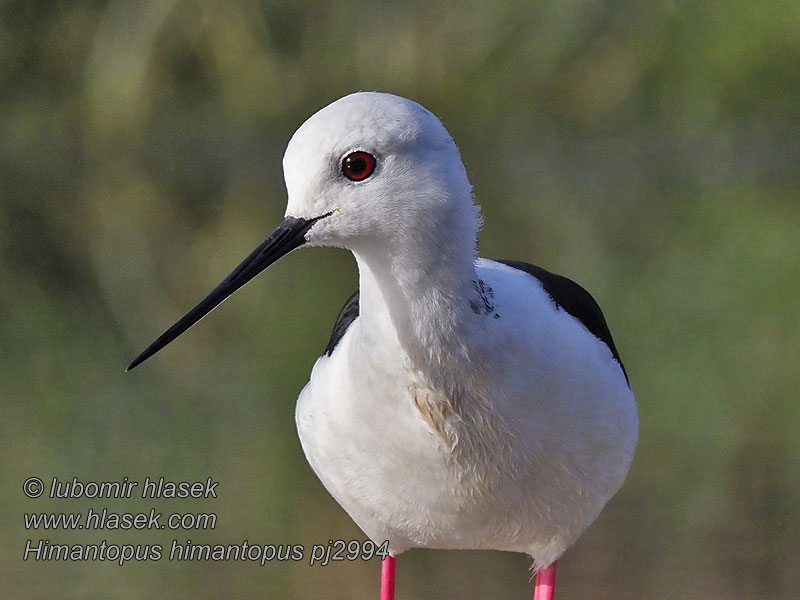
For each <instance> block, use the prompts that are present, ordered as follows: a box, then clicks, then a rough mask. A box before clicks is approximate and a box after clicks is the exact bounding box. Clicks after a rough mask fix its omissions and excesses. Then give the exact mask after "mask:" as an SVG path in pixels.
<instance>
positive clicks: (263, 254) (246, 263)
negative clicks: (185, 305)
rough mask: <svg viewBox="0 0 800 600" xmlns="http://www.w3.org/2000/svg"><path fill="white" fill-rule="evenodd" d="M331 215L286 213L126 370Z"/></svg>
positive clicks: (200, 317)
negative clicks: (221, 279) (306, 217)
mask: <svg viewBox="0 0 800 600" xmlns="http://www.w3.org/2000/svg"><path fill="white" fill-rule="evenodd" d="M327 216H328V215H322V216H321V217H316V218H314V219H298V218H296V217H287V218H286V219H284V221H283V223H281V224H280V225H278V227H277V228H276V229H275V231H273V232H272V233H270V234H269V237H267V239H266V240H264V241H263V242H262V243H261V245H260V246H258V248H256V249H255V250H253V252H252V253H251V254H250V256H248V257H247V258H245V259H244V260H243V261H242V263H241V264H240V265H239V266H238V267H236V268H235V269H234V270H233V272H232V273H231V274H230V275H228V276H227V277H226V278H225V279H224V280H223V281H222V283H220V284H219V285H218V286H217V287H215V288H214V289H213V290H212V291H211V293H210V294H208V296H206V297H205V298H203V299H202V300H200V302H198V303H197V305H196V306H195V307H194V308H193V309H192V310H190V311H189V312H188V313H186V314H185V315H183V316H182V317H181V318H180V319H179V320H178V321H177V323H175V324H174V325H173V326H172V327H170V328H169V329H167V330H166V331H165V332H164V333H162V334H161V335H160V336H159V337H158V339H156V340H155V341H154V342H153V343H152V344H150V345H149V346H148V347H147V348H145V349H144V350H143V351H142V353H141V354H139V356H137V357H136V358H134V359H133V362H131V364H129V365H128V368H127V369H126V371H130V370H131V369H133V368H135V367H136V366H137V365H139V364H140V363H142V362H144V361H145V360H147V359H148V358H150V357H151V356H153V354H155V353H156V352H158V351H159V350H161V349H162V348H163V347H164V346H166V345H167V344H169V343H170V342H171V341H172V340H174V339H175V338H176V337H178V336H179V335H180V334H182V333H183V332H184V331H186V330H187V329H189V327H191V326H192V325H194V324H195V323H197V322H198V321H199V320H200V319H202V318H203V317H204V316H206V315H207V314H208V313H210V312H211V311H212V310H214V309H215V308H216V307H217V306H219V305H220V304H221V303H222V301H223V300H225V299H226V298H227V297H228V296H230V295H231V294H233V292H235V291H236V290H238V289H239V288H240V287H242V286H243V285H244V284H245V283H247V282H248V281H250V280H251V279H252V278H253V277H255V276H256V275H258V274H259V273H261V271H263V270H264V269H266V268H267V267H268V266H270V265H271V264H272V263H274V262H275V261H277V260H278V259H279V258H281V257H282V256H285V255H287V254H289V252H291V251H292V250H294V249H295V248H297V247H299V246H302V245H303V244H305V243H306V232H307V231H308V230H309V229H310V228H311V226H312V225H313V224H314V223H316V222H317V221H319V220H320V219H322V218H323V217H327Z"/></svg>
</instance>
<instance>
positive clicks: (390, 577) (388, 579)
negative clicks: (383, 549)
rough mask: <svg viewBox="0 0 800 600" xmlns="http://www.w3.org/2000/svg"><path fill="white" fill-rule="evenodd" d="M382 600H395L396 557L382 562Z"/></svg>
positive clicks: (388, 557)
mask: <svg viewBox="0 0 800 600" xmlns="http://www.w3.org/2000/svg"><path fill="white" fill-rule="evenodd" d="M381 600H394V556H392V555H391V554H389V555H388V556H387V557H386V558H384V559H383V562H381Z"/></svg>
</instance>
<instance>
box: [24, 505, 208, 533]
mask: <svg viewBox="0 0 800 600" xmlns="http://www.w3.org/2000/svg"><path fill="white" fill-rule="evenodd" d="M84 517H85V520H84ZM216 524H217V515H215V514H214V513H172V514H170V515H169V516H168V517H166V519H165V518H164V515H163V513H160V512H156V509H154V508H151V509H150V511H149V512H146V513H145V512H142V513H115V512H110V511H108V510H107V509H105V508H104V509H102V510H100V511H95V510H94V509H93V508H90V509H89V510H88V511H86V512H85V513H25V529H109V530H119V529H121V530H128V529H192V530H194V529H214V527H215V526H216Z"/></svg>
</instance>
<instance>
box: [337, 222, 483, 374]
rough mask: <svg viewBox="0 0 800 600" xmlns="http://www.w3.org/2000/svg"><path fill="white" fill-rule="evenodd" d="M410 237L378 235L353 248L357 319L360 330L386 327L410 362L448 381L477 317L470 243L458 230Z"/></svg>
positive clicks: (460, 362) (463, 355) (461, 362)
mask: <svg viewBox="0 0 800 600" xmlns="http://www.w3.org/2000/svg"><path fill="white" fill-rule="evenodd" d="M432 237H433V236H432ZM415 241H416V242H418V243H415V242H412V243H411V244H408V243H405V244H402V245H401V244H397V245H394V244H386V241H385V240H384V241H382V242H381V243H377V242H375V243H365V244H362V245H359V248H358V249H354V250H353V254H354V255H355V257H356V260H357V262H358V270H359V284H360V290H361V300H360V319H363V321H362V322H363V323H364V330H365V331H374V332H384V331H385V330H386V328H387V327H391V328H392V329H393V330H394V332H395V333H396V335H397V339H398V341H399V342H400V345H401V346H402V348H403V350H404V351H405V352H406V354H407V355H408V357H409V360H410V362H411V365H410V366H411V367H412V368H414V369H415V370H418V371H421V372H423V373H425V374H426V375H427V376H428V377H430V378H431V380H432V381H439V382H441V383H443V384H449V383H450V382H452V381H454V380H456V378H457V377H458V373H457V372H456V370H455V369H456V365H462V366H463V365H464V364H468V362H469V361H468V360H467V361H465V359H469V358H470V354H471V349H470V348H469V347H468V346H467V345H466V344H465V341H464V340H470V339H474V338H473V336H471V335H470V331H469V330H470V329H472V328H475V327H477V326H478V325H479V323H480V321H481V317H482V316H481V315H477V314H476V312H475V309H474V308H473V306H479V305H481V303H482V300H481V296H480V294H479V293H478V292H477V291H476V288H475V281H476V280H477V276H476V274H475V254H476V253H475V249H474V243H469V244H468V245H466V244H464V242H463V238H461V239H460V240H459V237H458V236H444V238H443V239H435V240H434V239H430V240H424V239H420V240H415ZM431 243H435V244H436V246H431V245H430V244H431ZM471 303H472V304H471ZM441 378H444V379H443V380H442V379H441ZM448 387H449V385H448Z"/></svg>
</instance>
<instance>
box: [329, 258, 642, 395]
mask: <svg viewBox="0 0 800 600" xmlns="http://www.w3.org/2000/svg"><path fill="white" fill-rule="evenodd" d="M496 262H499V263H503V264H504V265H508V266H509V267H513V268H515V269H519V270H520V271H525V272H526V273H528V274H529V275H533V276H534V277H536V279H538V280H539V281H540V282H541V283H542V287H543V288H544V291H545V292H547V293H548V295H549V296H550V298H551V299H552V300H553V302H554V303H555V305H556V307H557V308H563V309H564V310H565V311H567V312H568V313H569V314H571V315H572V316H573V317H575V318H576V319H578V320H579V321H580V322H581V323H583V324H584V326H585V327H586V329H588V330H589V331H590V332H592V334H593V335H594V336H595V337H597V338H598V339H599V340H600V341H602V342H603V343H604V344H605V345H606V346H608V348H609V349H610V350H611V354H612V355H613V356H614V358H615V359H616V360H617V362H618V363H619V366H620V367H622V373H623V375H625V380H626V381H627V382H628V385H630V380H629V379H628V373H627V371H625V365H623V364H622V359H621V358H620V357H619V352H617V347H616V346H615V345H614V338H612V337H611V331H609V329H608V325H607V324H606V319H605V317H603V311H602V310H600V306H599V305H598V304H597V302H596V301H595V299H594V298H592V295H591V294H590V293H589V292H587V291H586V290H585V289H583V288H582V287H581V286H580V285H578V284H577V283H575V282H574V281H572V280H571V279H568V278H566V277H563V276H561V275H556V274H555V273H551V272H550V271H547V270H546V269H543V268H542V267H537V266H536V265H531V264H529V263H526V262H521V261H518V260H498V261H496ZM337 325H338V323H337Z"/></svg>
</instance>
